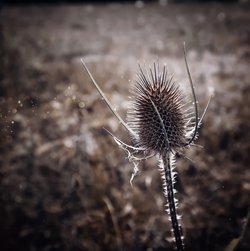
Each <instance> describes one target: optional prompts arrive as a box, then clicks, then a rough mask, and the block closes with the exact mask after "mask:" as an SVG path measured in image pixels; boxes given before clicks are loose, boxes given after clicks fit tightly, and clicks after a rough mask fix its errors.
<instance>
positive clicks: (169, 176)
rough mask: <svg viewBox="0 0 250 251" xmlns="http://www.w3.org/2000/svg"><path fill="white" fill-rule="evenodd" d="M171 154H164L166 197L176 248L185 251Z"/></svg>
mask: <svg viewBox="0 0 250 251" xmlns="http://www.w3.org/2000/svg"><path fill="white" fill-rule="evenodd" d="M170 154H171V153H170V152H165V153H163V154H162V160H163V168H164V175H165V180H166V184H165V185H166V189H167V191H166V192H167V194H166V196H167V200H168V207H169V215H170V218H171V223H172V229H173V232H174V238H175V243H176V247H177V250H178V251H183V250H184V246H183V241H182V234H181V227H180V225H179V223H178V219H177V212H176V203H175V198H174V178H173V173H172V166H171V162H170Z"/></svg>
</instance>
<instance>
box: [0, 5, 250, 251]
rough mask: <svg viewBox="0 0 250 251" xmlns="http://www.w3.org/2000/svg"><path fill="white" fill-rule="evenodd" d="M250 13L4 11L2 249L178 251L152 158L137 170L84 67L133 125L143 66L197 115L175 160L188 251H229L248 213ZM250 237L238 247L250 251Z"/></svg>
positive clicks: (109, 8)
mask: <svg viewBox="0 0 250 251" xmlns="http://www.w3.org/2000/svg"><path fill="white" fill-rule="evenodd" d="M249 13H250V6H249V4H241V5H240V4H239V5H237V4H230V5H219V4H206V5H194V4H190V5H166V6H162V5H159V4H150V5H141V2H137V5H133V4H124V5H121V4H110V5H101V4H99V5H95V6H94V5H74V6H66V5H64V6H63V5H62V6H54V7H53V6H50V7H49V6H47V7H46V6H42V7H32V6H30V7H6V8H4V9H2V13H1V23H2V38H3V39H2V44H1V47H2V54H3V56H2V57H1V64H2V65H1V86H0V95H1V97H0V109H1V110H0V119H1V120H0V126H1V127H0V129H1V132H0V133H1V135H0V136H1V141H0V142H1V143H0V152H1V155H0V156H1V157H0V166H1V167H0V182H1V183H0V231H1V233H0V238H1V250H3V251H5V250H9V251H11V250H13V251H14V250H19V251H23V250H30V251H31V250H32V251H36V250H41V251H52V250H64V251H70V250H72V251H73V250H74V251H77V250H91V251H93V250H94V251H99V250H130V251H132V250H134V251H135V250H136V251H139V250H148V251H149V250H155V251H160V250H169V251H170V250H174V244H173V242H172V237H171V230H170V229H171V228H170V223H169V221H168V217H167V215H166V213H165V212H164V204H165V199H164V197H163V194H162V186H161V179H160V174H159V172H158V170H157V169H158V167H157V166H158V162H157V160H149V161H145V162H142V163H141V165H140V170H141V172H140V175H139V176H137V177H136V178H135V180H134V182H133V187H131V185H130V182H129V181H130V177H131V173H132V171H133V164H132V163H129V162H128V160H127V159H126V158H125V157H126V155H125V153H124V152H123V150H121V149H119V148H118V146H117V145H116V143H115V142H114V141H113V140H112V138H111V137H110V136H109V135H108V134H107V133H106V132H105V131H104V130H103V127H105V128H107V129H109V130H110V131H112V132H113V133H114V134H115V135H117V136H118V137H119V138H120V139H122V140H124V141H125V142H127V143H129V142H130V141H129V137H128V134H127V132H126V131H125V130H124V129H123V128H121V126H120V125H119V124H118V122H117V120H116V119H115V118H114V116H112V114H111V112H110V111H109V110H108V108H107V107H106V106H105V105H104V103H103V102H102V101H101V99H100V96H99V95H98V93H97V91H96V90H95V89H94V88H93V86H92V85H91V83H90V80H89V78H88V76H87V74H86V72H85V71H84V69H83V67H82V65H81V63H80V58H81V57H84V60H85V62H86V64H87V65H88V67H89V69H90V70H91V72H92V73H93V75H94V77H95V78H96V80H97V82H98V83H99V84H100V86H101V87H102V88H103V90H104V91H105V93H106V95H107V97H108V98H109V99H110V101H111V102H112V104H113V105H114V106H115V107H116V109H117V110H118V112H119V113H120V114H121V116H123V117H125V116H126V109H127V105H128V96H129V88H130V85H131V84H133V81H135V79H136V72H137V71H138V66H137V62H140V63H142V64H143V63H144V62H145V64H146V65H147V64H151V63H152V62H154V61H155V60H157V59H159V62H160V63H161V64H163V63H166V64H167V65H168V68H169V71H170V72H171V73H174V74H175V79H176V80H177V81H178V82H179V83H180V85H181V88H182V89H183V90H184V91H187V92H190V91H189V83H188V77H187V74H186V71H185V65H184V59H183V52H182V43H183V41H185V42H186V45H187V50H188V52H187V57H188V61H189V66H190V69H191V73H192V76H193V79H194V82H195V88H196V92H197V97H198V100H199V108H200V113H202V110H203V108H204V107H205V104H206V102H207V100H208V98H209V95H210V92H211V90H212V89H214V94H215V97H214V98H213V99H212V102H211V105H210V107H209V110H208V112H207V115H206V117H205V119H204V122H203V125H202V127H201V129H200V137H199V139H198V140H197V141H196V143H197V144H199V145H201V146H203V147H204V148H199V147H192V148H190V149H187V150H186V151H185V155H186V156H187V157H188V158H191V159H192V162H191V161H189V160H187V159H185V158H181V157H178V158H177V171H178V173H179V178H178V181H177V185H176V188H177V190H178V195H177V196H178V199H179V213H180V214H182V216H183V217H182V225H183V229H184V236H185V244H186V250H192V251H195V250H197V251H208V250H211V251H221V250H225V249H226V247H227V245H229V243H230V242H231V241H232V240H233V239H234V238H237V237H239V235H240V234H241V233H242V229H243V225H244V222H245V220H246V216H247V213H248V210H249V208H250V169H249V168H250V117H249V116H250V68H249V62H250V47H249V45H250V15H249ZM249 240H250V238H249V232H247V231H246V235H245V236H244V238H243V241H242V242H241V244H240V246H239V248H238V249H237V250H242V251H243V250H250V241H249Z"/></svg>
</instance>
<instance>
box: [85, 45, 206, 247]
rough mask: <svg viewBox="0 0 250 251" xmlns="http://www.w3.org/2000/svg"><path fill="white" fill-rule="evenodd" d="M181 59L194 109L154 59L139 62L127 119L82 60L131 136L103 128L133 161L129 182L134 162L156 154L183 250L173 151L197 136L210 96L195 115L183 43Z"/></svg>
mask: <svg viewBox="0 0 250 251" xmlns="http://www.w3.org/2000/svg"><path fill="white" fill-rule="evenodd" d="M184 59H185V65H186V70H187V74H188V77H189V82H190V86H191V90H192V96H193V108H194V111H191V108H192V107H188V105H187V102H185V95H184V94H183V93H182V92H181V90H180V89H179V87H178V85H177V84H176V83H175V82H174V81H173V78H172V77H170V76H169V73H168V71H167V69H166V67H165V66H164V67H163V69H162V70H160V67H159V62H158V63H157V64H156V63H154V64H153V68H149V70H146V69H142V67H141V66H140V65H139V73H138V80H137V81H136V83H135V85H134V86H133V88H132V91H131V94H132V95H131V98H130V105H129V107H128V112H127V122H125V121H124V120H123V119H122V118H121V117H120V116H119V114H118V113H117V112H116V110H115V109H114V108H113V107H112V105H111V104H110V102H109V101H108V100H107V98H106V97H105V95H104V93H103V92H102V90H101V89H100V87H99V85H98V84H97V83H96V81H95V79H94V78H93V76H92V74H91V73H90V71H89V69H88V68H87V66H86V64H85V63H84V61H83V60H82V63H83V66H84V68H85V70H86V71H87V73H88V75H89V77H90V79H91V81H92V84H93V85H94V86H95V88H96V89H97V90H98V92H99V93H100V95H101V97H102V99H103V100H104V101H105V103H106V104H107V105H108V107H109V108H110V110H111V111H112V113H113V114H114V115H115V117H116V118H117V119H118V121H119V122H120V123H121V124H122V125H123V126H124V127H125V128H126V130H127V131H128V132H129V134H130V136H131V140H132V143H133V144H132V145H128V144H126V143H124V142H122V141H121V140H120V139H118V138H117V137H116V136H114V135H113V134H112V133H111V132H109V131H108V130H106V131H107V132H108V133H109V134H110V135H111V136H112V137H113V139H114V140H115V141H116V143H117V144H118V145H119V146H120V147H121V148H123V149H124V150H125V151H126V152H127V155H128V159H129V160H130V161H131V162H132V163H133V164H134V173H133V175H132V177H131V182H132V180H133V178H134V176H135V175H136V174H137V172H138V170H139V169H138V164H139V162H140V161H141V160H145V159H148V158H151V157H153V156H156V155H157V156H158V158H159V161H160V165H159V170H160V173H161V177H162V182H163V193H164V195H165V196H166V198H167V212H168V214H169V217H170V221H171V223H172V231H173V234H174V239H175V243H176V247H177V250H178V251H182V250H184V245H183V236H182V228H181V225H180V222H179V221H180V218H181V217H180V216H179V215H178V214H177V199H176V198H175V193H176V190H175V189H174V184H175V178H176V175H177V173H176V172H174V171H173V169H174V167H175V155H176V153H177V152H179V151H180V150H182V149H184V148H187V147H190V146H192V145H194V141H195V139H197V137H198V128H199V127H200V125H201V121H202V119H203V117H204V115H205V113H206V110H207V108H208V105H209V102H210V99H211V97H210V99H209V101H208V104H207V106H206V108H205V110H204V112H203V114H202V116H201V118H200V119H199V117H198V105H197V103H198V102H197V99H196V94H195V90H194V86H193V82H192V78H191V74H190V71H189V67H188V63H187V59H186V49H185V44H184ZM187 107H188V108H187Z"/></svg>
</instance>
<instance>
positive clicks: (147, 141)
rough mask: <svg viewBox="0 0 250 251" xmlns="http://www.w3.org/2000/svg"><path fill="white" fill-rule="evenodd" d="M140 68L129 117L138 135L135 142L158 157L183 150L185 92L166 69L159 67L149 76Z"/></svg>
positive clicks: (184, 140)
mask: <svg viewBox="0 0 250 251" xmlns="http://www.w3.org/2000/svg"><path fill="white" fill-rule="evenodd" d="M139 68H140V71H139V73H138V80H137V81H136V83H135V85H134V86H133V88H132V91H131V97H130V98H131V100H130V102H131V104H130V108H129V109H128V114H127V120H128V125H129V126H130V128H131V129H132V130H133V131H134V132H135V135H136V136H135V135H133V136H132V140H133V141H134V143H135V144H136V145H137V146H138V147H143V148H145V149H147V150H153V151H155V152H157V153H161V152H162V151H166V150H167V151H171V150H173V149H176V148H178V147H181V146H182V145H184V144H185V142H186V139H185V135H186V130H185V125H186V119H185V114H184V112H183V97H184V96H183V95H182V92H181V91H180V89H179V88H178V86H177V85H176V84H175V82H174V81H173V79H172V77H169V75H168V72H167V70H166V67H165V66H164V68H163V70H162V72H160V71H159V65H158V66H157V67H156V64H154V68H153V70H152V69H151V68H150V69H149V72H148V71H145V70H142V68H141V67H140V66H139ZM163 125H164V128H163ZM166 136H167V137H166Z"/></svg>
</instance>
